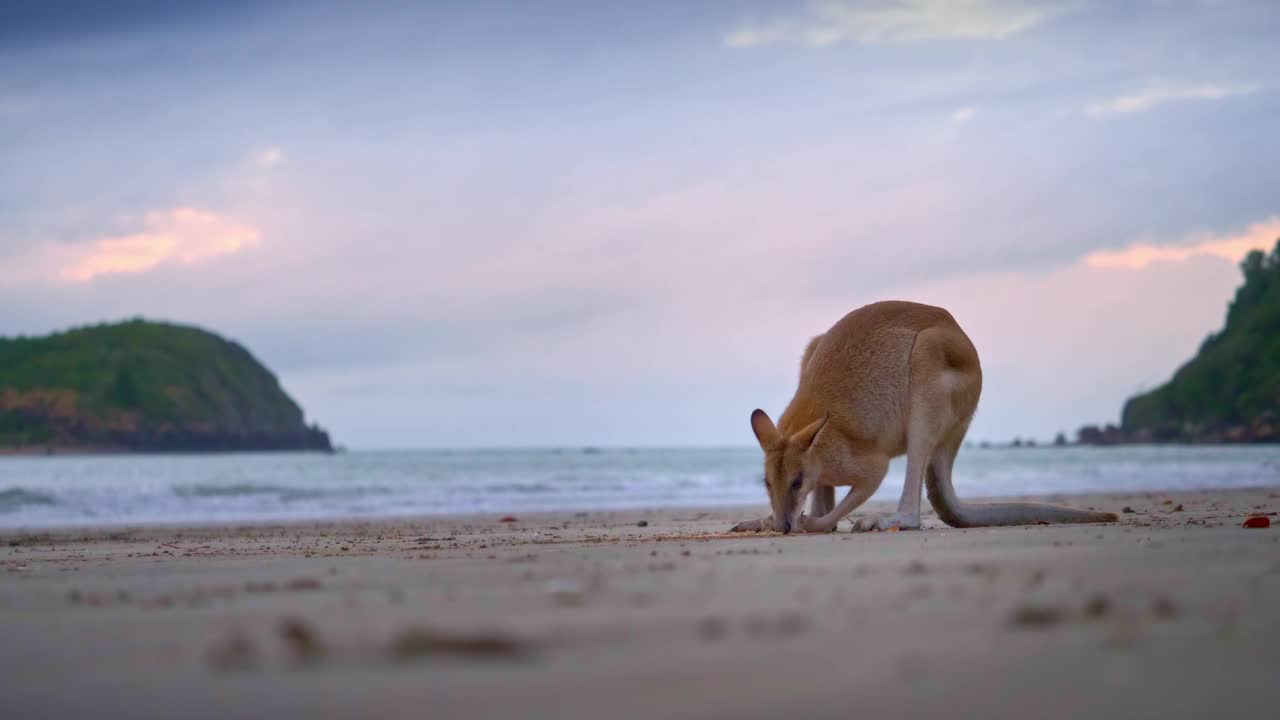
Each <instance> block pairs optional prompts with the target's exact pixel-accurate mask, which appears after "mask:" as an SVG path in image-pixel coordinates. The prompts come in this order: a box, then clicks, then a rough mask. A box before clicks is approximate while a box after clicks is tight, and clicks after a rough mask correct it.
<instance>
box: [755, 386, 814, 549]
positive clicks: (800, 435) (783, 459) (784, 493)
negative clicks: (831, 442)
mask: <svg viewBox="0 0 1280 720" xmlns="http://www.w3.org/2000/svg"><path fill="white" fill-rule="evenodd" d="M826 423H827V419H826V418H825V417H824V418H820V419H818V420H815V421H813V422H812V423H809V424H808V425H806V426H805V427H803V428H801V429H800V430H799V431H798V432H796V433H793V434H791V435H783V434H782V433H780V432H778V429H777V428H776V427H774V425H773V421H772V420H770V419H769V415H768V414H767V413H765V411H763V410H756V411H755V412H753V413H751V429H752V430H754V431H755V433H756V440H758V441H760V447H761V449H763V450H764V487H765V490H767V491H768V492H769V503H770V505H772V506H773V529H774V530H777V531H778V532H783V533H789V532H791V529H792V528H793V527H796V525H797V524H798V523H799V521H800V512H801V510H802V509H804V501H805V499H806V498H808V497H809V493H811V492H813V488H814V485H815V483H816V482H817V480H818V473H819V470H820V468H819V467H818V460H817V457H816V454H815V453H813V452H810V451H811V450H812V449H813V441H814V440H816V439H817V437H818V433H820V432H821V431H822V428H823V426H825V425H826Z"/></svg>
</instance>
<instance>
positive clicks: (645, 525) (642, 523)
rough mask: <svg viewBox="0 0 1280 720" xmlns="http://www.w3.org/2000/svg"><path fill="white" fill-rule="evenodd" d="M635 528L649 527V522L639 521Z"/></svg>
mask: <svg viewBox="0 0 1280 720" xmlns="http://www.w3.org/2000/svg"><path fill="white" fill-rule="evenodd" d="M636 527H649V521H648V520H641V521H640V522H638V523H636Z"/></svg>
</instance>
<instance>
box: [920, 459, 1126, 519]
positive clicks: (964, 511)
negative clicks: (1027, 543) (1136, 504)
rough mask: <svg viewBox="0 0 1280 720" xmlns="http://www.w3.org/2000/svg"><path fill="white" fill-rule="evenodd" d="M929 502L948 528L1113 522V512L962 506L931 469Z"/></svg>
mask: <svg viewBox="0 0 1280 720" xmlns="http://www.w3.org/2000/svg"><path fill="white" fill-rule="evenodd" d="M925 486H926V487H927V489H928V491H929V502H930V503H932V504H933V509H934V510H936V511H937V513H938V517H939V518H940V519H941V520H942V522H944V523H946V524H948V525H950V526H951V527H958V528H970V527H991V526H994V525H1036V524H1038V523H1102V522H1115V521H1116V519H1117V518H1116V515H1115V513H1108V512H1094V511H1092V510H1076V509H1074V508H1066V507H1059V506H1057V505H1042V504H1039V503H965V502H960V498H958V497H956V492H955V489H954V488H953V487H952V486H951V483H950V482H947V481H946V480H944V479H943V478H940V477H938V475H937V473H935V472H934V470H933V466H932V465H930V466H929V470H928V473H927V475H926V476H925Z"/></svg>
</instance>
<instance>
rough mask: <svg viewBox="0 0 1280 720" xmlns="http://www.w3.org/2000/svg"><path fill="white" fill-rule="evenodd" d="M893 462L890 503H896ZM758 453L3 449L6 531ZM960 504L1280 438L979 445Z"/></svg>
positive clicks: (501, 492)
mask: <svg viewBox="0 0 1280 720" xmlns="http://www.w3.org/2000/svg"><path fill="white" fill-rule="evenodd" d="M904 471H905V463H904V462H903V460H902V459H901V458H899V459H898V460H895V461H894V463H893V464H892V466H891V467H890V469H889V475H888V477H886V479H885V481H884V484H883V485H882V486H881V488H880V491H879V492H878V493H877V494H876V496H875V497H876V498H877V499H895V498H896V497H897V495H898V493H899V492H901V489H902V477H903V473H904ZM761 478H762V462H761V453H760V451H759V450H758V449H755V448H696V449H688V448H683V449H593V448H586V449H563V450H545V449H544V450H432V451H404V452H391V451H383V452H346V453H339V454H335V455H324V454H303V453H299V454H293V453H280V454H275V453H259V454H227V455H97V456H92V455H86V456H54V457H0V527H3V528H39V527H58V526H73V525H99V526H100V525H126V524H127V525H140V524H171V523H187V524H190V523H228V522H241V521H245V522H248V521H276V520H310V519H336V518H378V517H395V516H413V515H437V514H471V513H490V514H497V513H503V514H506V513H519V512H526V511H539V510H588V509H620V508H638V507H704V506H717V505H759V506H760V509H761V513H763V512H764V511H765V504H766V500H765V494H764V490H763V488H762V487H761ZM955 483H956V487H957V489H958V491H959V493H960V495H961V496H962V497H966V496H967V497H999V496H1006V495H1015V494H1022V495H1026V494H1036V495H1041V494H1059V493H1061V494H1069V493H1076V492H1094V491H1157V490H1188V489H1212V488H1228V487H1251V486H1262V485H1278V486H1280V447H1278V446H1229V447H1228V446H1164V447H1156V446H1131V447H1105V448H1103V447H1038V448H1017V449H1015V448H1007V449H982V448H965V449H963V450H962V451H961V452H960V456H959V459H958V461H957V463H956V469H955Z"/></svg>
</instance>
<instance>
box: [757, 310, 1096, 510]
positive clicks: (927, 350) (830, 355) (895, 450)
mask: <svg viewBox="0 0 1280 720" xmlns="http://www.w3.org/2000/svg"><path fill="white" fill-rule="evenodd" d="M981 392H982V368H981V366H979V364H978V351H977V350H975V349H974V347H973V343H972V342H970V341H969V337H968V336H967V335H965V334H964V331H963V330H961V329H960V326H959V325H958V324H957V323H956V321H955V319H954V318H952V317H951V313H949V312H947V311H946V310H943V309H942V308H937V307H931V306H929V305H920V304H918V303H911V302H899V301H892V302H878V303H873V304H871V305H867V306H865V307H862V308H859V309H857V310H854V311H853V312H851V313H849V314H848V315H845V316H844V317H843V318H841V319H840V321H839V322H837V323H836V324H835V325H833V326H832V327H831V329H830V330H828V331H827V332H826V333H824V334H822V335H819V336H817V337H815V338H813V339H812V340H810V341H809V345H808V347H806V348H805V350H804V356H803V357H802V359H801V361H800V383H799V387H797V388H796V394H795V397H793V398H792V400H791V404H790V405H788V406H787V409H786V411H785V412H783V413H782V417H780V418H778V425H777V427H774V424H773V422H772V421H771V420H770V419H769V416H768V415H767V414H766V413H765V412H764V411H763V410H756V411H755V412H753V413H751V428H752V430H754V431H755V435H756V439H757V440H758V441H759V442H760V447H761V448H762V449H763V450H764V469H765V476H764V484H765V489H766V490H767V491H768V493H769V501H770V504H771V505H772V507H773V515H771V516H770V517H768V518H765V519H763V520H748V521H746V522H741V523H738V524H737V525H736V526H734V528H733V530H734V531H756V532H758V531H761V530H767V529H770V528H772V529H774V530H777V531H779V532H783V533H789V532H791V531H792V530H793V529H795V530H801V531H804V532H829V531H831V530H834V529H835V527H836V523H838V522H839V521H840V519H841V518H843V517H845V516H846V515H848V514H849V513H850V512H852V511H853V509H854V508H856V507H858V506H859V505H861V504H862V503H864V502H866V500H867V498H869V497H871V495H872V494H873V493H875V491H876V489H877V488H879V487H880V483H881V482H882V481H883V480H884V476H885V472H886V471H887V470H888V469H889V459H890V458H894V457H897V456H899V455H902V454H903V453H906V455H907V477H906V482H905V483H903V488H902V499H901V500H900V501H899V502H898V511H897V512H895V513H888V514H879V515H869V516H865V517H862V518H859V519H858V520H857V521H856V522H855V523H854V526H853V529H854V531H855V532H862V531H868V530H894V529H901V530H913V529H918V528H919V527H920V490H921V486H922V485H924V486H927V487H928V489H929V502H931V503H932V504H933V507H934V509H935V510H936V511H937V512H938V517H939V518H941V519H942V521H943V522H945V523H947V524H948V525H951V526H953V527H962V528H963V527H985V526H990V525H1030V524H1033V523H1094V522H1112V521H1114V520H1115V519H1116V516H1115V514H1113V513H1104V512H1090V511H1085V510H1073V509H1071V508H1065V507H1057V506H1054V505H1039V504H1033V503H997V504H974V503H965V502H961V501H960V500H959V499H958V498H957V497H956V493H955V490H954V488H952V485H951V466H952V464H953V463H954V462H955V459H956V452H957V451H958V450H959V449H960V444H961V443H962V442H963V441H964V435H965V432H966V431H967V430H968V429H969V422H970V421H971V420H972V419H973V413H974V411H975V410H976V409H977V407H978V395H979V394H980V393H981ZM837 485H848V486H850V488H849V492H848V494H846V495H845V496H844V499H843V500H841V501H840V504H839V505H836V504H835V487H836V486H837ZM810 496H812V501H811V505H810V510H809V514H808V515H805V514H804V513H803V512H802V509H803V507H804V501H805V498H806V497H810Z"/></svg>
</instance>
